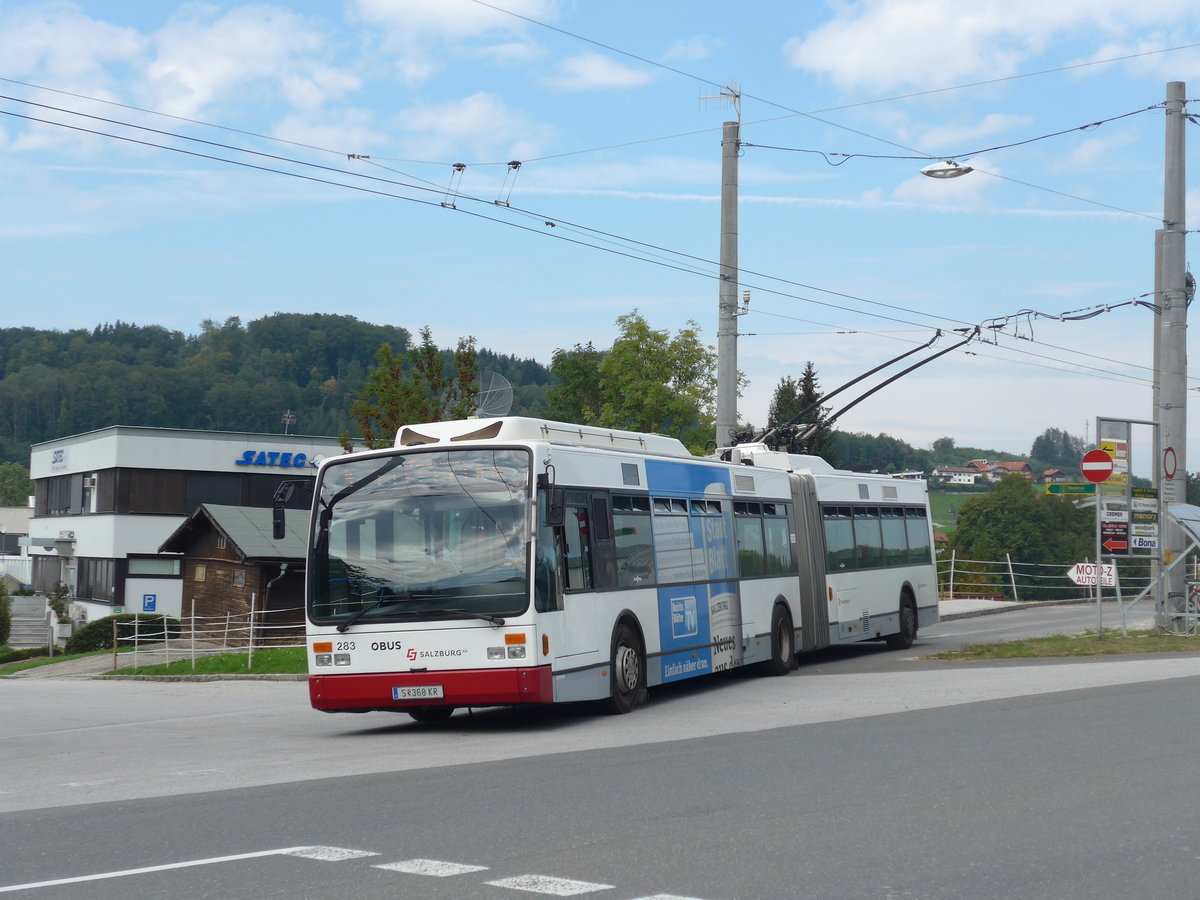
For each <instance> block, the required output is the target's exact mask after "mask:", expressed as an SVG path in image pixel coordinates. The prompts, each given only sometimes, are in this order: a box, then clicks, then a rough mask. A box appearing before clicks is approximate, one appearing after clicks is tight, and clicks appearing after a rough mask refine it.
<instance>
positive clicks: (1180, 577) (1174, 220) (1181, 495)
mask: <svg viewBox="0 0 1200 900" xmlns="http://www.w3.org/2000/svg"><path fill="white" fill-rule="evenodd" d="M1184 97H1185V92H1184V83H1183V82H1182V81H1172V82H1170V83H1169V84H1168V85H1167V103H1166V109H1167V113H1166V119H1167V128H1166V160H1165V164H1164V178H1163V239H1162V272H1163V292H1162V294H1161V296H1160V297H1159V305H1160V306H1161V307H1162V315H1161V316H1160V328H1161V329H1162V330H1161V335H1160V338H1159V344H1160V356H1161V359H1160V363H1159V365H1160V367H1161V370H1160V372H1159V410H1158V413H1159V415H1158V421H1159V423H1160V424H1161V436H1162V450H1161V453H1160V456H1159V461H1158V466H1159V476H1160V477H1159V485H1160V487H1159V496H1160V498H1161V501H1162V503H1163V504H1164V505H1166V504H1170V503H1183V502H1184V501H1185V500H1186V498H1187V271H1186V266H1187V262H1186V258H1185V246H1184V235H1185V233H1186V231H1187V222H1186V218H1185V191H1186V179H1185V168H1184V126H1185V123H1186V119H1185V117H1184V116H1185V108H1184V107H1185V100H1184ZM1160 527H1161V532H1162V541H1163V563H1164V566H1165V567H1167V573H1166V579H1165V580H1166V590H1167V597H1168V602H1172V603H1173V602H1174V601H1175V600H1176V599H1178V600H1183V598H1184V597H1185V596H1186V586H1185V582H1184V572H1183V570H1182V567H1175V568H1170V566H1171V564H1172V562H1173V561H1174V560H1175V559H1176V558H1177V557H1178V556H1179V555H1181V554H1183V553H1184V552H1185V548H1186V547H1187V539H1186V536H1185V535H1184V532H1183V529H1182V528H1180V527H1179V526H1178V525H1177V524H1176V523H1175V522H1174V521H1173V520H1169V521H1162V522H1160Z"/></svg>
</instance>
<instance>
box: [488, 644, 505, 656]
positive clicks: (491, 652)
mask: <svg viewBox="0 0 1200 900" xmlns="http://www.w3.org/2000/svg"><path fill="white" fill-rule="evenodd" d="M487 650H488V659H504V648H503V647H488V648H487Z"/></svg>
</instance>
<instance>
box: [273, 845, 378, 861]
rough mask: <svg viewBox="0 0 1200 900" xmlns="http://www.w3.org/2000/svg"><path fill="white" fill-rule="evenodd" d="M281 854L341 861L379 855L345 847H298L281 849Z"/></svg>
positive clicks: (369, 851)
mask: <svg viewBox="0 0 1200 900" xmlns="http://www.w3.org/2000/svg"><path fill="white" fill-rule="evenodd" d="M280 855H281V856H300V857H303V858H304V859H316V860H320V861H321V862H341V861H342V860H344V859H362V858H363V857H364V856H378V855H379V854H378V853H374V852H373V851H371V850H349V849H347V848H345V847H296V848H294V849H292V850H281V851H280Z"/></svg>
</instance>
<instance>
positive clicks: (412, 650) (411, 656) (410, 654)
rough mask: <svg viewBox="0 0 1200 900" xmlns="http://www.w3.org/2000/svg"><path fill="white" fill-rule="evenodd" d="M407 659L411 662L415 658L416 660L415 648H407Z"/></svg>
mask: <svg viewBox="0 0 1200 900" xmlns="http://www.w3.org/2000/svg"><path fill="white" fill-rule="evenodd" d="M408 658H409V659H410V660H413V659H416V658H417V650H416V648H415V647H409V648H408Z"/></svg>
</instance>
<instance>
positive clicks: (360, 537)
mask: <svg viewBox="0 0 1200 900" xmlns="http://www.w3.org/2000/svg"><path fill="white" fill-rule="evenodd" d="M529 472H530V454H529V451H528V450H522V449H496V450H468V449H464V450H429V451H420V450H414V451H410V452H408V453H405V454H403V455H400V454H394V455H388V456H374V457H370V458H368V459H348V460H347V461H346V462H344V463H342V462H336V461H335V462H331V463H330V464H329V465H328V466H327V467H326V468H325V470H324V472H323V474H322V478H321V485H320V487H319V489H318V492H317V500H316V512H317V514H316V517H315V519H314V523H313V529H314V530H313V535H312V542H311V550H310V558H309V565H308V578H309V590H308V603H309V616H310V618H311V619H312V621H313V622H315V623H317V624H332V625H339V626H345V627H349V625H350V624H353V623H357V622H359V621H362V622H364V623H369V622H375V621H393V622H394V621H404V620H430V619H445V618H458V619H462V618H471V617H473V616H479V617H481V618H484V619H486V620H488V621H493V622H495V621H497V620H498V619H499V617H501V616H514V615H519V614H520V613H522V612H524V610H525V609H526V607H527V605H528V602H529V601H528V598H529V589H528V578H527V574H528V572H527V569H528V562H527V561H528V556H529V553H528V547H529V539H530V535H529V523H530V518H531V504H532V496H531V492H530V484H531V479H530V474H529Z"/></svg>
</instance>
